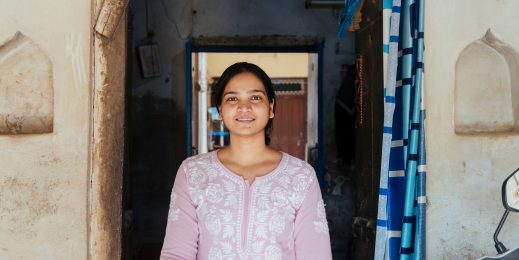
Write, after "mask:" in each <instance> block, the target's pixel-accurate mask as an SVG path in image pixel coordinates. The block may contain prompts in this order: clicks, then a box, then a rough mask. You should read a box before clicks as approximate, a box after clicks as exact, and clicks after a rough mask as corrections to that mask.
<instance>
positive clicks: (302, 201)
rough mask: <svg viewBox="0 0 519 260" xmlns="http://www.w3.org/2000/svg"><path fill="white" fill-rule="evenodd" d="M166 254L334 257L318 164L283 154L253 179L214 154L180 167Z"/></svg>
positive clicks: (273, 258)
mask: <svg viewBox="0 0 519 260" xmlns="http://www.w3.org/2000/svg"><path fill="white" fill-rule="evenodd" d="M160 259H201V260H205V259H208V260H213V259H226V260H227V259H229V260H230V259H262V260H263V259H265V260H277V259H298V260H302V259H311V260H328V259H332V256H331V249H330V237H329V235H328V223H327V222H326V214H325V210H324V203H323V200H322V197H321V192H320V189H319V184H318V182H317V179H316V176H315V172H314V170H313V168H312V167H311V166H310V165H308V164H307V163H306V162H304V161H302V160H300V159H297V158H295V157H292V156H290V155H288V154H286V153H283V158H282V160H281V162H280V163H279V165H278V166H277V168H276V169H274V170H273V171H272V172H270V173H268V174H267V175H265V176H262V177H256V179H255V180H254V182H253V183H252V185H249V183H248V181H246V180H244V179H243V178H242V177H240V176H238V175H236V174H234V173H233V172H231V171H230V170H229V169H227V168H226V167H225V166H224V165H223V164H222V163H221V162H220V161H219V159H218V156H217V154H216V151H215V152H210V153H207V154H202V155H197V156H193V157H191V158H188V159H186V160H185V161H184V162H183V163H182V165H181V166H180V168H179V170H178V173H177V176H176V179H175V184H174V186H173V191H172V192H171V203H170V210H169V215H168V224H167V228H166V236H165V238H164V245H163V247H162V252H161V256H160Z"/></svg>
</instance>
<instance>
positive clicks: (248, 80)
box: [224, 72, 266, 93]
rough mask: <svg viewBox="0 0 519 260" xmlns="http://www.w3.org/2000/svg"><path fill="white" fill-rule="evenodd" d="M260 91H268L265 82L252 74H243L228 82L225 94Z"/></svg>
mask: <svg viewBox="0 0 519 260" xmlns="http://www.w3.org/2000/svg"><path fill="white" fill-rule="evenodd" d="M250 90H260V91H266V89H265V86H264V85H263V82H261V80H260V79H259V78H258V76H256V75H255V74H254V73H252V72H241V73H239V74H236V75H235V76H234V77H232V78H231V80H229V82H227V85H225V90H224V93H225V92H230V91H232V92H237V91H250Z"/></svg>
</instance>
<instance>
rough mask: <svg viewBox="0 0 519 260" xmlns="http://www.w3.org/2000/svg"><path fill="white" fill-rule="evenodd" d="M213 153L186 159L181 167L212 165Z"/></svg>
mask: <svg viewBox="0 0 519 260" xmlns="http://www.w3.org/2000/svg"><path fill="white" fill-rule="evenodd" d="M214 153H215V151H212V152H208V153H203V154H197V155H193V156H191V157H188V158H186V159H185V160H184V161H183V162H182V165H183V167H187V168H192V167H196V166H202V165H208V164H212V163H213V154H214Z"/></svg>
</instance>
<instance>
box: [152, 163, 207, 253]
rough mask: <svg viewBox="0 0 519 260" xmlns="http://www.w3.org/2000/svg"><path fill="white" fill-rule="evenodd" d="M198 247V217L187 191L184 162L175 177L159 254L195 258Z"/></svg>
mask: <svg viewBox="0 0 519 260" xmlns="http://www.w3.org/2000/svg"><path fill="white" fill-rule="evenodd" d="M197 249H198V219H197V216H196V207H195V204H194V203H193V201H192V200H191V198H190V196H189V192H188V186H187V178H186V172H185V168H184V164H182V165H181V166H180V168H179V169H178V172H177V176H176V177H175V183H174V185H173V190H172V192H171V201H170V205H169V214H168V224H167V227H166V236H165V237H164V244H163V246H162V252H161V254H160V259H161V260H166V259H175V260H179V259H185V260H193V259H196V254H197Z"/></svg>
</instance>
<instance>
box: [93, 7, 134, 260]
mask: <svg viewBox="0 0 519 260" xmlns="http://www.w3.org/2000/svg"><path fill="white" fill-rule="evenodd" d="M127 4H128V0H104V1H103V0H93V1H92V8H93V10H94V12H93V16H92V21H93V24H92V28H95V29H94V30H93V31H92V34H93V36H92V38H93V39H92V46H91V50H92V52H91V53H92V68H91V79H92V92H91V95H90V97H89V99H90V100H91V102H90V105H91V111H92V112H91V123H90V133H91V134H90V145H89V150H90V151H89V153H90V158H89V160H90V162H89V181H88V198H86V199H87V205H88V209H87V225H88V227H87V234H86V235H87V237H88V240H87V241H88V245H87V252H88V253H87V258H88V259H96V260H98V259H99V260H105V259H106V260H111V259H121V256H122V245H121V236H122V234H121V231H122V220H123V216H122V215H123V214H122V210H123V204H122V195H123V194H122V185H123V160H124V141H125V131H124V130H125V129H124V126H125V91H126V90H125V75H126V71H125V70H126V33H127V27H126V24H127V12H126V9H127ZM99 14H103V15H104V17H103V15H99ZM100 20H101V21H100ZM100 22H101V23H100ZM99 24H100V25H99Z"/></svg>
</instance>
